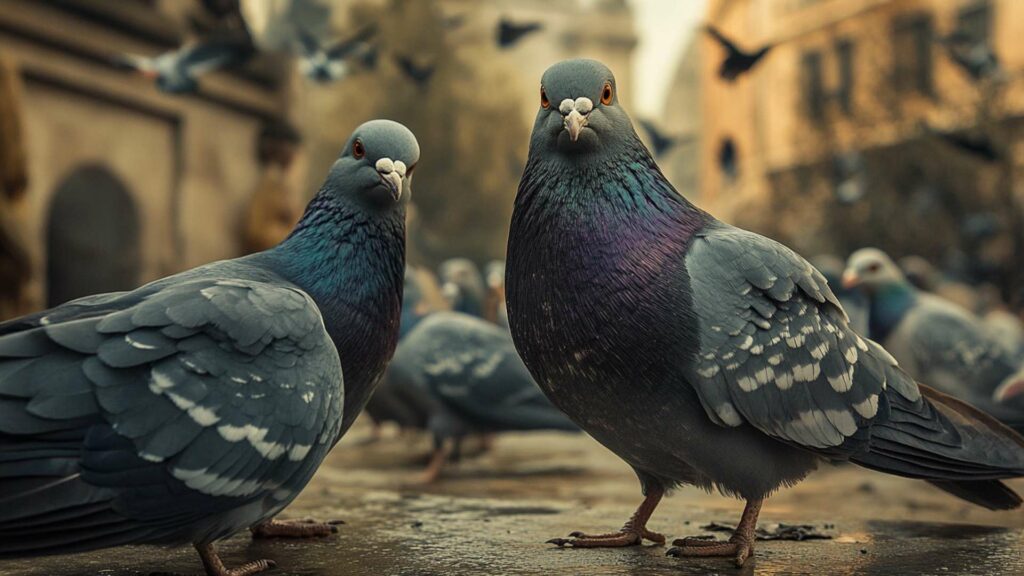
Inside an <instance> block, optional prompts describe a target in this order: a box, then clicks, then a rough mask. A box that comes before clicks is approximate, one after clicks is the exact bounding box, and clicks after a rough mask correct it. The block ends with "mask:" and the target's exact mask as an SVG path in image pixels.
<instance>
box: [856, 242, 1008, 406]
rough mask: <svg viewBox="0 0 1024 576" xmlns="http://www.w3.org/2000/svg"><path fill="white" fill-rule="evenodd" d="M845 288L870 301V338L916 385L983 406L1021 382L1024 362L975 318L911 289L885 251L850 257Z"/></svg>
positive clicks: (869, 250) (864, 251) (865, 250)
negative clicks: (860, 292)
mask: <svg viewBox="0 0 1024 576" xmlns="http://www.w3.org/2000/svg"><path fill="white" fill-rule="evenodd" d="M843 285H844V287H845V288H847V289H853V288H856V287H859V288H860V289H862V290H863V291H864V292H865V293H866V294H867V295H868V297H869V298H870V300H871V303H870V315H869V325H870V332H869V334H870V335H871V337H872V338H873V339H875V340H877V341H879V342H881V343H882V344H883V345H884V346H885V349H886V350H888V351H889V352H890V353H891V354H892V355H893V357H894V358H896V360H897V361H898V362H899V365H900V368H901V369H903V370H904V371H906V372H907V373H908V374H909V375H910V376H912V377H913V378H914V379H916V380H919V381H921V382H928V383H929V384H931V385H932V386H934V387H935V388H937V389H939V390H941V391H942V392H945V393H946V394H950V395H952V396H955V397H957V398H960V399H961V400H966V401H968V402H971V403H974V404H978V405H979V406H980V405H982V404H984V403H985V402H986V401H987V400H989V399H991V398H992V397H993V394H994V393H995V391H996V389H997V388H999V387H1000V386H1001V385H1004V383H1005V384H1006V385H1009V383H1010V382H1011V381H1013V380H1015V379H1016V378H1019V377H1020V375H1019V374H1018V372H1019V371H1020V368H1021V362H1022V360H1024V358H1022V357H1018V356H1013V355H1011V354H1009V353H1008V352H1007V350H1006V348H1005V347H1004V346H1003V345H1001V344H1000V343H999V342H998V341H997V340H996V339H995V338H994V337H993V335H992V334H991V333H990V332H989V331H988V329H987V327H986V326H985V323H984V322H983V321H982V320H981V319H980V318H978V317H977V316H976V315H974V314H973V313H972V312H970V311H968V310H966V309H964V308H961V307H960V306H957V305H956V304H953V303H952V302H949V301H947V300H944V299H942V298H939V297H937V296H935V295H932V294H928V293H926V292H921V291H919V290H918V289H917V288H915V287H914V286H913V285H911V284H910V282H908V281H907V279H906V278H905V277H904V276H903V273H902V272H901V271H900V269H899V267H897V266H896V264H895V263H893V261H892V260H891V259H890V258H889V256H888V255H886V254H885V253H884V252H882V251H881V250H878V249H876V248H862V249H861V250H858V251H856V252H854V253H853V254H852V255H850V258H849V260H848V262H847V266H846V271H845V272H844V273H843Z"/></svg>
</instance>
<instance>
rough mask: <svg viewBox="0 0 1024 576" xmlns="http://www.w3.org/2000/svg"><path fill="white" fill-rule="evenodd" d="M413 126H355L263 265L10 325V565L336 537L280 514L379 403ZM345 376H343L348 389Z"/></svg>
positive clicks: (215, 572)
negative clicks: (250, 540) (143, 549)
mask: <svg viewBox="0 0 1024 576" xmlns="http://www.w3.org/2000/svg"><path fill="white" fill-rule="evenodd" d="M418 157H419V148H418V145H417V143H416V139H415V137H414V136H413V135H412V133H411V132H410V131H409V130H408V129H406V128H405V127H404V126H402V125H401V124H398V123H395V122H391V121H387V120H375V121H371V122H368V123H366V124H363V125H362V126H360V127H359V128H357V129H356V131H355V133H354V134H353V135H352V137H351V138H350V139H349V141H348V144H347V146H346V148H345V151H344V152H343V153H342V155H341V156H340V158H338V160H337V161H336V162H335V163H334V165H333V166H332V168H331V171H330V173H329V174H328V176H327V180H326V182H325V183H324V185H323V187H322V188H321V189H320V192H319V193H318V194H317V195H316V197H315V198H314V199H313V200H312V201H311V202H310V204H309V207H308V208H307V210H306V212H305V214H304V216H303V217H302V220H301V221H300V222H299V224H298V225H297V226H296V228H295V230H294V231H293V232H292V234H291V235H290V236H289V237H288V238H287V239H286V240H284V241H283V242H282V243H281V244H279V245H278V246H276V247H274V248H271V249H270V250H267V251H265V252H260V253H257V254H254V255H250V256H246V257H243V258H239V259H235V260H226V261H221V262H216V263H212V264H208V265H205V266H201V267H199V268H195V269H193V270H189V271H186V272H182V273H180V274H177V275H174V276H170V277H167V278H164V279H161V280H157V281H155V282H152V283H150V284H147V285H145V286H143V287H141V288H138V289H136V290H133V291H129V292H117V293H111V294H100V295H94V296H87V297H85V298H81V299H79V300H74V301H72V302H69V303H67V304H64V305H61V306H59V307H57V308H53V309H50V310H45V311H43V312H39V313H37V314H34V315H31V316H26V317H23V318H20V319H16V320H12V321H9V322H7V323H4V324H2V325H0V504H2V505H0V558H10V557H23V556H38V555H48V554H64V553H71V552H83V551H87V550H94V549H99V548H107V547H112V546H120V545H125V544H159V545H182V544H187V543H190V544H192V545H193V546H194V547H195V548H196V550H197V551H198V552H199V556H200V558H201V560H202V562H203V564H204V566H205V568H206V573H207V574H208V575H210V576H237V575H240V574H253V573H256V572H259V571H262V570H265V569H267V568H268V567H270V566H272V565H273V563H272V562H271V561H269V560H259V561H256V562H252V563H249V564H247V565H245V566H243V567H241V568H237V569H234V570H228V569H226V568H225V567H224V565H223V564H222V562H221V561H220V559H219V557H218V556H217V553H216V551H215V548H214V544H215V543H216V542H217V541H219V540H222V539H224V538H226V537H228V536H230V535H232V534H233V533H235V532H237V531H239V530H243V529H245V528H250V527H255V528H254V532H255V533H256V535H257V536H319V535H326V534H329V533H330V532H331V531H333V530H332V528H331V526H329V525H327V524H298V523H289V522H282V521H275V520H272V519H271V518H272V517H273V516H274V515H276V514H277V513H278V512H280V511H281V510H282V509H283V508H284V507H285V506H287V505H288V504H289V503H290V502H291V501H292V500H293V499H294V498H295V497H296V496H297V495H298V493H299V492H300V491H301V490H302V488H303V487H304V486H305V485H306V483H307V482H308V481H309V479H310V477H311V476H312V475H313V473H314V472H315V471H316V469H317V467H318V466H319V465H320V463H321V462H322V461H323V458H324V456H326V454H327V452H328V451H329V450H330V449H331V447H332V446H334V444H335V443H336V442H337V441H338V439H339V438H340V437H341V435H342V434H344V432H345V431H346V430H347V428H348V426H350V425H351V422H352V421H353V420H354V419H355V416H356V415H357V414H359V412H360V411H361V410H362V408H363V404H365V402H366V399H367V397H368V396H369V394H370V392H371V391H372V388H373V385H374V383H375V382H376V380H377V379H378V378H379V377H380V376H381V374H383V371H384V368H385V365H386V364H387V361H388V360H389V358H390V356H391V354H392V352H393V351H394V348H395V346H396V343H397V340H398V319H399V313H400V306H401V299H402V268H403V265H404V262H403V260H404V246H405V244H404V242H405V238H404V226H405V224H404V222H405V205H406V203H407V198H408V195H409V193H410V189H409V179H408V178H407V176H406V174H407V171H406V168H405V167H406V166H407V167H409V168H412V167H413V166H415V164H416V161H417V159H418ZM343 375H344V380H343Z"/></svg>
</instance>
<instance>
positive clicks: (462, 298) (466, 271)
mask: <svg viewBox="0 0 1024 576" xmlns="http://www.w3.org/2000/svg"><path fill="white" fill-rule="evenodd" d="M438 275H439V276H440V278H441V293H442V294H443V295H444V297H445V299H446V300H447V301H448V304H449V307H450V308H451V309H452V310H454V311H456V312H462V313H464V314H469V315H470V316H476V317H478V318H481V317H483V316H484V300H485V299H486V292H487V289H486V288H485V287H484V278H483V276H482V275H481V274H480V269H479V268H477V266H476V264H474V263H473V261H472V260H469V259H468V258H452V259H449V260H446V261H444V262H442V263H441V267H440V270H439V272H438Z"/></svg>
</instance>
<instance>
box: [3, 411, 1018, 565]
mask: <svg viewBox="0 0 1024 576" xmlns="http://www.w3.org/2000/svg"><path fill="white" fill-rule="evenodd" d="M367 435H368V431H367V428H366V427H364V426H361V425H357V426H356V427H355V428H354V429H353V431H352V432H351V433H350V434H349V435H348V437H347V438H346V439H345V440H344V441H343V442H342V443H341V444H339V446H338V447H337V448H336V449H335V451H334V453H333V454H332V455H331V456H330V458H329V459H328V461H327V462H326V463H325V465H324V466H323V467H322V468H321V469H320V471H319V472H318V474H317V476H316V477H315V478H314V479H313V482H312V483H311V484H310V485H309V487H308V488H307V489H306V491H305V492H304V493H303V495H302V496H301V497H300V498H299V499H298V500H297V501H296V502H295V503H294V504H293V505H292V507H291V508H289V509H288V510H287V511H286V514H285V516H287V517H318V518H322V519H342V520H344V521H345V522H346V524H345V525H343V526H341V527H340V528H341V530H340V532H339V533H338V534H337V535H335V536H332V537H329V538H324V539H321V540H316V541H312V542H304V543H298V542H295V541H280V540H278V541H258V542H253V541H252V540H250V539H249V538H248V535H247V534H243V535H238V536H236V537H235V538H233V539H231V540H229V541H227V542H225V543H223V544H222V545H221V550H222V556H223V558H224V560H225V562H226V563H227V564H228V565H229V566H231V565H236V564H239V563H241V562H244V561H246V560H252V559H258V558H272V559H274V560H276V561H277V563H278V568H277V569H275V570H274V571H273V572H270V573H269V574H273V575H280V576H284V575H309V576H314V575H317V576H334V575H338V576H341V575H346V576H362V575H366V576H370V575H373V576H380V575H395V576H433V575H438V576H440V575H473V576H476V575H482V574H502V575H504V574H524V575H525V574H537V575H547V574H581V575H582V574H587V575H590V574H593V575H606V574H607V575H611V574H630V575H648V574H651V575H654V574H659V575H660V574H665V575H673V576H690V575H705V574H723V575H726V574H758V575H760V574H764V575H769V574H772V575H774V574H786V575H788V574H831V575H845V574H851V575H853V574H878V575H894V574H900V575H903V574H929V575H945V574H977V575H979V576H982V575H984V576H989V575H1000V574H1006V575H1021V574H1024V557H1022V555H1024V554H1022V544H1024V513H1022V512H1020V511H1014V512H1004V513H993V512H988V511H986V510H982V509H979V508H976V507H973V506H970V505H968V504H965V503H962V502H960V501H958V500H956V499H954V498H952V497H949V496H946V495H945V494H943V493H941V492H939V491H938V490H935V489H933V488H932V487H930V486H928V485H927V484H924V483H922V482H915V481H910V480H904V479H900V478H893V477H889V476H884V475H881V474H876V473H872V472H869V471H866V470H862V469H859V468H856V467H853V466H843V467H825V468H823V469H821V470H820V471H819V472H817V473H815V474H814V475H813V476H812V477H810V478H809V479H808V480H806V481H805V482H803V483H802V484H800V485H799V486H797V487H795V488H792V489H788V490H784V491H782V492H780V493H779V494H778V495H776V496H775V497H773V498H772V499H771V500H769V501H768V502H767V504H766V505H765V507H764V510H763V512H762V513H761V525H762V526H770V525H771V524H773V523H778V522H785V523H798V524H813V525H815V526H816V528H817V529H818V530H819V531H821V532H823V533H825V534H828V535H830V536H832V539H830V540H810V541H804V542H792V541H773V542H759V543H758V545H757V557H756V559H755V560H754V561H753V562H748V565H747V566H745V567H744V568H743V569H737V568H735V567H733V565H732V564H731V563H730V562H729V561H727V560H717V559H716V560H691V559H683V560H680V559H675V558H669V557H666V556H665V550H666V548H665V547H661V546H651V545H648V546H643V547H633V548H627V549H620V550H571V549H566V550H562V549H558V548H555V547H553V546H551V545H550V544H545V543H544V541H545V540H547V539H549V538H552V537H555V536H565V535H566V534H568V533H569V532H571V531H573V530H584V531H609V530H612V529H615V528H617V527H618V526H620V525H621V524H622V522H623V521H625V519H626V518H627V517H628V516H629V514H630V513H631V512H632V510H633V508H634V507H635V506H636V504H638V503H639V500H640V495H639V488H638V485H637V482H636V479H635V477H633V475H632V472H631V471H630V470H629V469H628V468H627V467H626V466H625V465H624V464H623V463H621V462H620V461H619V460H618V459H617V458H615V457H614V456H612V455H611V454H610V453H608V452H607V451H605V450H604V449H603V448H601V447H600V446H599V445H597V444H596V443H595V442H593V441H592V440H590V439H589V438H588V437H586V436H584V435H565V434H515V435H506V436H502V437H500V438H499V439H498V441H497V443H496V444H495V446H494V448H493V449H492V450H491V451H490V452H488V453H486V454H481V455H476V456H470V457H467V458H466V459H465V460H464V461H463V462H462V463H460V464H457V465H453V466H450V467H449V468H448V469H446V471H445V475H444V476H443V478H442V480H441V481H440V482H438V483H436V484H433V485H430V486H422V485H419V484H417V483H416V479H417V473H418V471H419V469H420V468H421V467H422V465H423V463H424V462H425V454H426V451H427V448H428V442H427V441H426V439H424V438H419V437H397V436H394V435H388V434H385V439H383V440H381V441H379V442H376V443H372V444H363V443H362V442H363V441H364V440H365V439H366V438H367ZM1014 486H1015V487H1016V488H1017V489H1018V490H1024V482H1021V481H1016V482H1015V483H1014ZM741 509H742V504H741V503H740V502H738V501H736V500H732V499H728V498H724V497H722V496H720V495H718V494H706V493H704V492H700V491H698V490H695V489H682V490H680V491H678V492H677V493H676V494H674V495H673V496H672V497H670V498H668V499H666V500H665V501H663V502H662V504H661V507H660V508H659V509H658V511H657V512H656V513H655V515H654V518H653V519H652V521H651V524H650V526H649V527H650V528H651V529H652V530H656V531H658V532H662V533H664V534H665V535H666V536H668V537H669V540H670V541H671V539H672V538H677V537H681V536H687V535H694V534H702V533H706V532H705V531H704V530H702V529H701V527H702V526H704V525H706V524H707V523H708V522H711V521H718V522H723V523H734V522H735V521H736V520H737V519H738V517H739V513H740V510H741ZM719 537H723V536H722V535H720V534H719ZM153 572H174V573H185V574H188V573H192V574H196V573H199V572H200V566H199V562H198V558H197V556H196V555H195V553H194V552H193V551H192V550H191V549H187V548H182V549H172V550H164V549H159V548H149V547H127V548H121V549H115V550H106V551H100V552H95V553H91V554H82V555H77V556H63V557H55V558H46V559H33V560H19V561H5V562H0V575H3V576H26V575H29V574H39V575H48V576H50V575H52V576H77V575H103V576H137V575H145V574H150V573H153Z"/></svg>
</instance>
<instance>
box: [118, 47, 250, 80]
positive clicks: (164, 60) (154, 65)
mask: <svg viewBox="0 0 1024 576" xmlns="http://www.w3.org/2000/svg"><path fill="white" fill-rule="evenodd" d="M254 53H255V50H254V48H253V45H252V42H251V41H250V39H249V38H248V36H247V35H245V34H220V35H215V36H211V37H210V38H207V39H204V40H201V41H198V42H193V43H190V44H186V45H184V46H182V47H181V48H179V49H177V50H174V51H172V52H166V53H164V54H160V55H159V56H154V57H147V56H139V55H136V54H122V55H118V56H116V57H115V58H114V64H115V65H118V66H120V67H122V68H126V69H130V70H134V71H136V72H138V73H139V74H141V75H143V76H145V77H146V78H152V79H154V80H155V81H156V85H157V88H159V89H160V90H161V91H163V92H167V93H168V94H185V93H188V92H195V91H196V89H198V88H199V82H198V78H199V77H200V76H202V75H204V74H207V73H209V72H213V71H215V70H220V69H222V68H228V67H231V66H236V65H238V64H241V63H243V62H245V61H246V60H248V59H249V58H251V57H252V56H253V54H254Z"/></svg>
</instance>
